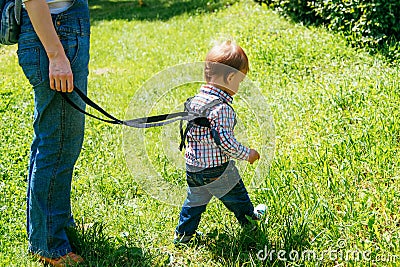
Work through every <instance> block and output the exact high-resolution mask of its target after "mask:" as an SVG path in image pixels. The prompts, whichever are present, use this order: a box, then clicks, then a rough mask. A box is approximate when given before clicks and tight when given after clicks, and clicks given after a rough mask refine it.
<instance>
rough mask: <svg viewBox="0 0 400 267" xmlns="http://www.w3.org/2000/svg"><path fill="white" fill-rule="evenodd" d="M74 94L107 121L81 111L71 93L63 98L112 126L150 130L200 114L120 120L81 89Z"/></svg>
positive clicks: (186, 113) (64, 94) (62, 94)
mask: <svg viewBox="0 0 400 267" xmlns="http://www.w3.org/2000/svg"><path fill="white" fill-rule="evenodd" d="M74 92H76V93H77V94H78V96H79V97H80V98H81V99H82V101H83V102H85V103H86V104H87V105H88V106H90V107H92V108H94V109H95V110H97V111H99V112H100V113H101V114H103V115H104V116H105V117H107V119H104V118H100V117H98V116H96V115H93V114H90V113H88V112H86V111H85V110H83V109H81V108H80V107H79V106H78V105H77V104H76V103H74V102H73V101H72V100H71V99H70V98H69V93H62V92H59V93H60V94H61V96H62V97H63V98H64V99H65V101H66V102H68V103H69V104H70V105H71V106H72V107H73V108H75V109H76V110H78V111H79V112H82V113H83V114H85V115H87V116H89V117H92V118H95V119H98V120H100V121H103V122H107V123H111V124H121V125H126V126H129V127H134V128H150V127H158V126H163V125H166V124H169V123H172V122H175V121H178V120H180V121H182V120H187V121H191V120H194V119H195V118H197V117H199V114H198V113H193V112H187V111H184V112H176V113H169V114H162V115H155V116H150V117H143V118H137V119H132V120H120V119H117V118H116V117H114V116H113V115H111V114H109V113H108V112H107V111H105V110H104V109H102V108H101V107H100V106H99V105H97V104H96V103H94V102H93V101H92V100H91V99H90V98H89V97H87V96H86V95H85V94H84V93H83V92H82V91H81V90H79V88H77V87H76V86H75V87H74Z"/></svg>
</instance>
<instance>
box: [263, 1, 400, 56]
mask: <svg viewBox="0 0 400 267" xmlns="http://www.w3.org/2000/svg"><path fill="white" fill-rule="evenodd" d="M257 2H260V3H265V4H267V5H268V6H270V7H271V8H273V9H275V10H277V11H279V12H281V13H283V14H285V15H286V16H289V17H291V18H293V19H294V20H295V21H297V22H300V21H301V22H304V23H306V24H324V25H326V26H327V27H328V28H329V29H331V30H334V31H338V32H342V33H344V35H345V36H346V39H347V41H348V42H349V43H350V44H351V45H353V46H359V47H368V48H370V49H371V50H372V51H380V52H383V53H384V54H385V55H386V56H388V58H390V59H392V60H396V59H397V60H398V59H399V58H400V50H399V45H398V41H399V39H398V38H399V37H398V36H400V2H399V1H397V0H389V1H386V0H372V1H362V0H313V1H298V0H261V1H257Z"/></svg>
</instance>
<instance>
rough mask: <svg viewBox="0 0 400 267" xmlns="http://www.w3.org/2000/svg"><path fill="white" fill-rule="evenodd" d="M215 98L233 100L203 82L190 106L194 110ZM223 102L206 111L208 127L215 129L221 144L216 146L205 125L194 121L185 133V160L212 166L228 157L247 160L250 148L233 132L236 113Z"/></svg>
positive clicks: (197, 165) (227, 101)
mask: <svg viewBox="0 0 400 267" xmlns="http://www.w3.org/2000/svg"><path fill="white" fill-rule="evenodd" d="M218 98H219V99H222V100H223V101H224V102H226V103H229V104H230V103H232V101H233V98H232V96H230V95H229V94H228V93H227V92H225V91H223V90H221V89H218V88H216V87H214V86H211V85H203V86H202V87H201V88H200V92H199V93H198V94H197V95H196V96H195V97H194V98H193V99H192V101H191V103H190V108H191V109H193V110H195V111H197V110H198V109H200V108H201V107H202V106H204V105H206V104H207V103H210V102H211V101H213V100H215V99H218ZM226 103H221V104H218V105H216V106H214V107H212V108H211V109H210V112H209V113H208V115H207V118H208V120H209V121H210V123H211V128H212V129H215V130H216V132H217V133H218V136H219V139H220V141H221V145H220V146H217V144H216V143H215V141H214V138H213V137H212V135H211V131H210V129H209V128H207V127H202V126H198V125H194V127H192V128H191V129H190V130H189V132H188V134H187V141H188V144H187V147H186V152H185V158H186V164H188V165H190V166H195V167H201V168H212V167H217V166H220V165H222V164H224V163H225V162H228V161H229V160H230V159H231V158H234V159H239V160H247V158H248V157H249V154H250V148H247V147H245V146H243V145H242V144H241V143H239V142H238V141H237V140H236V138H235V136H234V133H233V130H234V127H235V124H236V114H235V111H234V110H233V108H232V107H230V106H229V105H228V104H226Z"/></svg>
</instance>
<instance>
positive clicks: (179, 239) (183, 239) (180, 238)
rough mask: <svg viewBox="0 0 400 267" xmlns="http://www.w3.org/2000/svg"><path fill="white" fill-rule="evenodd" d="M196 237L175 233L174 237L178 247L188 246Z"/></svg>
mask: <svg viewBox="0 0 400 267" xmlns="http://www.w3.org/2000/svg"><path fill="white" fill-rule="evenodd" d="M193 237H194V235H185V234H183V235H182V234H178V233H177V232H175V235H174V241H173V242H174V244H175V245H178V244H187V243H189V241H190V240H192V238H193Z"/></svg>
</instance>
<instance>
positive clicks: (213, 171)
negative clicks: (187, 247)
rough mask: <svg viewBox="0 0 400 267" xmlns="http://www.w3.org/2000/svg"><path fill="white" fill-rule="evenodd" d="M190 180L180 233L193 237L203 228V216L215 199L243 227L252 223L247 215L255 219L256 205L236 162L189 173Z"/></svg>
mask: <svg viewBox="0 0 400 267" xmlns="http://www.w3.org/2000/svg"><path fill="white" fill-rule="evenodd" d="M186 181H187V183H188V186H189V188H188V194H187V197H186V200H185V202H184V203H183V206H182V210H181V212H180V215H179V223H178V226H177V227H176V230H175V231H176V233H178V234H181V235H193V234H194V233H195V232H196V230H197V228H198V226H199V223H200V219H201V214H202V213H203V212H204V211H205V210H206V207H207V204H208V203H209V202H210V200H211V198H212V197H213V196H216V197H217V198H218V199H220V200H221V201H222V203H223V204H224V205H225V207H227V208H228V210H230V211H232V212H233V213H234V214H235V217H236V219H237V220H238V222H239V223H240V224H241V225H245V224H247V223H249V220H248V219H247V216H250V217H251V218H255V217H254V216H255V215H254V207H253V204H252V203H251V201H250V198H249V195H248V193H247V190H246V188H245V186H244V184H243V181H242V179H241V178H240V175H239V172H238V170H237V168H236V166H235V163H234V161H230V162H229V163H228V162H227V163H225V164H223V165H222V166H218V167H214V168H208V169H204V170H200V171H198V172H191V171H186Z"/></svg>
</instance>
